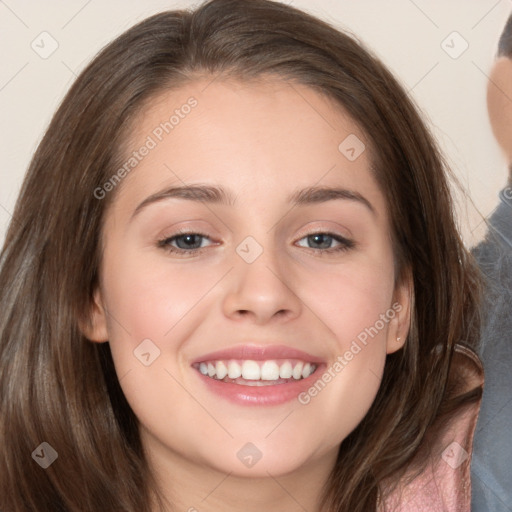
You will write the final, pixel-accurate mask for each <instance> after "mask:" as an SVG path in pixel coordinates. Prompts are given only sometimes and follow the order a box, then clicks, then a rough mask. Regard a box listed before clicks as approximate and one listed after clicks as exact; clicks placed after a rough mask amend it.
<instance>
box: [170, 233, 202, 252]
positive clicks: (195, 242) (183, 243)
mask: <svg viewBox="0 0 512 512" xmlns="http://www.w3.org/2000/svg"><path fill="white" fill-rule="evenodd" d="M200 239H201V237H200V236H198V235H182V236H181V237H179V238H177V239H176V245H177V246H178V247H179V248H180V249H198V248H199V247H200V246H201V240H200Z"/></svg>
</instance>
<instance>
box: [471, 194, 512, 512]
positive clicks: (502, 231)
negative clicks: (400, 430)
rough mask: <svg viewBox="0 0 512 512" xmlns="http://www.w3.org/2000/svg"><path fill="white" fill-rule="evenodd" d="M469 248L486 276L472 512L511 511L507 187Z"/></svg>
mask: <svg viewBox="0 0 512 512" xmlns="http://www.w3.org/2000/svg"><path fill="white" fill-rule="evenodd" d="M488 224H489V226H488V232H487V234H486V237H485V239H484V241H483V242H481V243H480V244H479V245H477V246H476V247H475V248H474V249H473V251H472V252H473V254H474V256H475V257H476V259H477V261H478V264H479V265H480V269H481V270H482V272H483V274H484V276H485V278H486V289H485V292H484V310H483V311H484V312H483V315H484V318H483V326H482V327H483V329H482V335H481V341H480V347H479V355H480V357H481V359H482V362H483V365H484V371H485V384H484V391H483V398H482V404H481V409H480V415H479V418H478V423H477V426H476V431H475V437H474V445H473V456H472V463H471V486H472V507H471V510H472V512H512V184H511V185H509V186H508V187H507V188H505V189H503V190H502V191H501V192H500V204H499V205H498V207H497V208H496V209H495V210H494V212H493V213H492V215H491V217H490V218H489V220H488Z"/></svg>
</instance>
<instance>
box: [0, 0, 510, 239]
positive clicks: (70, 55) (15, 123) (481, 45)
mask: <svg viewBox="0 0 512 512" xmlns="http://www.w3.org/2000/svg"><path fill="white" fill-rule="evenodd" d="M196 3H197V2H191V1H186V0H181V1H174V0H166V1H163V0H149V1H141V0H139V1H135V0H131V1H121V0H110V1H108V2H105V1H103V2H101V1H100V0H90V1H87V0H80V1H64V0H61V1H58V0H46V1H45V2H36V1H32V2H29V1H23V0H0V44H1V48H2V64H1V66H0V109H1V116H0V149H1V165H0V241H1V240H3V238H4V235H5V230H6V228H7V225H8V222H9V220H10V217H11V212H12V211H13V208H14V203H15V201H16V197H17V194H18V191H19V188H20V186H21V182H22V179H23V175H24V172H25V170H26V168H27V166H28V163H29V161H30V158H31V155H32V153H33V152H34V150H35V148H36V146H37V144H38V142H39V140H40V139H41V136H42V134H43V132H44V130H45V128H46V126H47V124H48V122H49V120H50V118H51V116H52V114H53V112H54V111H55V109H56V107H57V106H58V104H59V102H60V100H61V99H62V97H63V95H64V94H65V92H66V91H67V89H68V88H69V87H70V85H71V83H72V82H73V80H74V78H75V75H76V74H77V73H79V72H80V70H81V69H83V67H84V66H85V64H86V63H88V62H89V61H90V60H91V58H92V57H93V56H94V55H95V54H96V52H97V51H98V50H99V49H100V48H102V46H104V45H105V44H106V43H108V42H109V41H111V40H112V39H113V38H114V37H115V36H117V35H118V34H120V33H121V32H123V31H124V30H126V29H127V28H128V27H130V26H131V25H133V24H134V23H136V22H137V21H140V20H142V19H143V18H145V17H147V16H148V15H151V14H153V13H156V12H159V11H162V10H167V9H174V8H178V7H179V8H184V7H190V6H192V5H194V4H196ZM286 3H291V4H293V5H294V6H296V7H299V8H303V9H305V10H307V11H310V12H311V13H313V14H316V15H318V16H320V17H322V18H323V19H325V20H327V21H329V22H331V23H332V24H334V25H336V26H338V27H339V28H343V29H345V30H348V31H350V32H352V33H353V34H356V35H357V37H358V38H359V39H360V40H361V41H363V42H364V43H366V44H367V45H368V46H369V47H370V48H372V49H373V51H374V52H376V53H377V54H378V55H379V56H380V57H381V58H382V59H383V60H384V62H385V63H386V64H387V65H388V66H389V67H390V68H391V69H392V70H393V71H394V72H395V74H396V75H397V76H398V77H399V78H400V80H401V81H402V83H403V84H404V85H405V87H406V88H407V89H408V90H409V91H410V94H411V96H412V97H413V98H414V100H415V101H416V103H417V104H418V105H419V107H420V108H421V110H422V111H423V113H424V115H425V117H426V118H427V119H428V120H429V123H430V124H431V126H432V129H433V131H434V133H435V135H436V136H437V138H438V140H439V141H440V143H441V146H442V148H443V150H444V151H445V154H446V156H447V158H448V161H449V162H450V164H451V165H452V167H453V169H454V170H455V172H456V174H457V176H458V178H459V180H460V181H461V183H462V185H463V186H464V188H465V189H466V190H467V192H468V194H469V199H460V196H459V201H458V213H459V218H460V223H461V229H462V231H463V234H464V238H465V240H466V243H467V244H468V245H471V244H473V243H474V242H475V241H477V240H478V239H479V238H480V237H481V236H482V234H483V232H484V228H485V224H484V223H483V221H482V216H486V215H488V214H489V213H490V212H491V211H492V210H493V209H494V207H495V205H496V203H497V200H498V199H497V193H498V191H499V190H500V188H501V187H502V186H503V185H504V184H505V180H506V165H505V160H504V157H503V156H502V155H501V153H500V151H499V148H498V147H497V145H496V143H495V141H494V138H493V136H492V133H491V129H490V126H489V122H488V119H487V111H486V104H485V91H486V85H487V80H488V79H487V75H488V73H489V70H490V67H491V65H492V60H493V58H494V54H495V51H496V45H497V41H498V38H499V35H500V33H501V30H502V29H503V27H504V24H505V21H506V19H507V17H508V16H509V14H510V12H511V11H512V2H511V1H510V0H498V1H496V0H434V1H433V0H391V1H386V2H384V1H382V0H358V1H356V0H314V1H313V0H293V1H290V0H287V1H286ZM454 31H456V32H458V34H459V35H457V34H456V35H453V34H452V33H453V32H454ZM42 32H48V34H50V36H41V35H40V34H41V33H42ZM448 36H449V37H448ZM41 38H46V39H45V43H42V42H41V40H42V39H41ZM52 39H54V40H55V41H56V42H57V43H58V48H57V49H56V50H55V52H54V53H53V54H52V55H50V56H49V57H48V58H46V59H43V58H41V56H40V55H39V54H38V53H36V51H34V49H33V48H32V47H31V45H32V44H33V45H38V44H39V46H44V48H46V50H49V49H51V44H52ZM443 41H445V42H444V43H443ZM466 44H467V45H468V48H467V49H466V50H465V51H464V52H463V53H462V54H460V55H457V54H458V53H460V51H461V50H462V49H463V48H464V47H465V46H466ZM445 50H447V51H448V52H450V53H451V54H452V55H451V56H450V55H449V54H448V53H447V52H446V51H445ZM39 51H43V49H41V50H39ZM455 56H456V57H457V58H454V57H455Z"/></svg>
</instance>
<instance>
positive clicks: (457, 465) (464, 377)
mask: <svg viewBox="0 0 512 512" xmlns="http://www.w3.org/2000/svg"><path fill="white" fill-rule="evenodd" d="M483 382H484V373H483V367H482V363H481V361H480V359H479V357H478V356H477V354H476V353H475V352H474V351H473V350H471V349H470V348H468V347H466V346H464V345H456V346H455V349H454V353H453V358H452V364H451V369H450V376H449V383H448V386H447V390H446V393H447V395H448V396H447V398H448V399H449V400H451V401H452V402H453V403H458V404H459V405H458V406H457V407H456V408H455V409H453V410H452V411H451V412H450V413H447V414H445V415H443V416H442V417H440V418H439V419H438V420H437V421H436V422H435V423H434V424H433V425H432V426H430V427H429V428H428V429H427V432H426V435H425V438H424V446H422V451H423V454H424V453H425V451H426V452H427V454H428V455H427V458H426V461H427V462H426V464H424V465H422V469H421V472H418V470H414V471H413V470H411V471H410V472H406V473H405V475H404V477H403V478H402V479H401V481H400V482H399V483H398V484H397V485H396V487H395V488H394V489H393V492H392V493H391V494H389V495H388V496H387V498H386V499H385V500H384V501H383V502H382V503H381V504H380V506H379V508H378V511H379V512H391V511H392V512H470V510H471V480H470V463H471V453H472V447H473V436H474V432H475V427H476V422H477V419H478V412H479V409H480V400H481V398H480V397H481V392H482V387H483ZM411 467H417V466H414V461H413V464H411Z"/></svg>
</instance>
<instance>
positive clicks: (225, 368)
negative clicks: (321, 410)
mask: <svg viewBox="0 0 512 512" xmlns="http://www.w3.org/2000/svg"><path fill="white" fill-rule="evenodd" d="M315 370H316V365H315V364H313V363H304V362H302V361H298V362H292V361H283V362H281V363H278V362H276V361H273V360H271V361H252V360H246V361H242V362H238V361H212V362H208V363H206V362H203V363H200V364H199V371H200V372H201V373H202V374H203V375H208V377H212V378H217V379H220V380H221V379H224V378H225V377H226V376H227V377H229V378H230V379H238V378H240V377H242V378H243V379H246V380H278V379H291V378H292V377H293V378H294V379H295V380H299V379H301V378H306V377H309V376H310V375H311V374H312V373H313V372H314V371H315Z"/></svg>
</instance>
